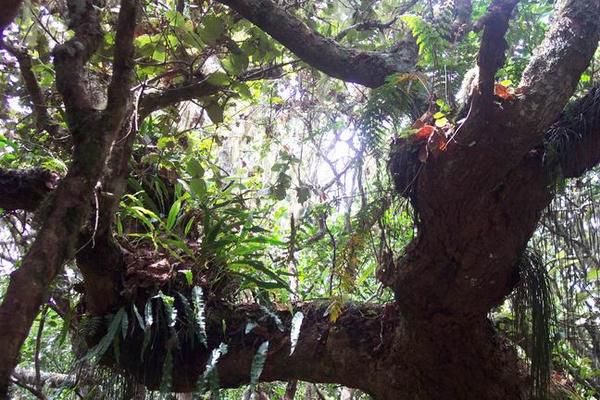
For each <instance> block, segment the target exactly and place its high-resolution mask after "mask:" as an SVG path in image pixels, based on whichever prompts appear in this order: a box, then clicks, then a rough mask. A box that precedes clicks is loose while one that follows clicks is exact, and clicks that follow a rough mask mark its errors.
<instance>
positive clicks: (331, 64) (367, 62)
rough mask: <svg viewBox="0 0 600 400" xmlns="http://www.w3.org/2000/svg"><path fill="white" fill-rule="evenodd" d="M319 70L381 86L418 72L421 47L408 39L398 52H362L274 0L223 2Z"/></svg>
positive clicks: (363, 83)
mask: <svg viewBox="0 0 600 400" xmlns="http://www.w3.org/2000/svg"><path fill="white" fill-rule="evenodd" d="M220 2H221V3H223V4H225V5H227V6H229V7H231V8H232V9H234V10H235V11H237V12H238V13H240V14H241V15H242V16H243V17H244V18H246V19H247V20H249V21H251V22H252V23H254V24H255V25H256V26H258V27H259V28H261V29H262V30H263V31H265V32H267V33H268V34H269V35H271V36H272V37H273V38H274V39H275V40H277V41H278V42H280V43H281V44H283V45H284V46H285V47H287V48H288V49H289V50H290V51H292V52H293V53H294V54H296V55H297V56H298V57H299V58H300V59H302V60H303V61H304V62H306V63H308V64H309V65H311V66H313V67H315V68H317V69H318V70H320V71H322V72H324V73H326V74H327V75H330V76H332V77H334V78H339V79H342V80H345V81H347V82H354V83H359V84H361V85H365V86H368V87H377V86H380V85H382V84H383V83H384V82H385V78H386V77H388V76H389V75H391V74H395V73H401V72H410V71H412V70H414V68H415V65H416V61H417V48H416V44H415V43H414V39H412V37H411V38H407V39H406V40H405V41H404V42H402V43H399V44H398V45H397V46H395V47H396V49H395V50H394V51H390V52H373V51H359V50H355V49H351V48H347V47H344V46H341V45H340V44H339V43H337V42H336V41H334V40H332V39H329V38H326V37H324V36H322V35H321V34H319V33H318V32H315V31H314V30H312V29H311V28H309V27H308V26H307V25H306V24H305V23H304V22H302V21H301V20H300V19H299V18H297V17H295V16H294V15H292V14H290V13H288V12H287V11H286V10H284V9H283V8H282V7H280V6H278V5H277V4H276V3H274V2H273V1H271V0H220Z"/></svg>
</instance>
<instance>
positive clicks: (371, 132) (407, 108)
mask: <svg viewBox="0 0 600 400" xmlns="http://www.w3.org/2000/svg"><path fill="white" fill-rule="evenodd" d="M422 82H423V81H422V78H421V77H420V76H419V75H418V74H416V73H412V74H398V75H391V76H390V77H389V78H388V79H387V81H386V83H385V84H384V85H382V86H380V87H378V88H376V89H374V90H373V91H372V92H371V97H370V98H369V101H368V102H367V104H366V106H365V108H364V111H363V113H362V115H361V118H360V120H359V123H358V128H359V132H360V134H361V138H362V140H364V141H365V143H366V145H367V149H368V150H369V151H370V152H372V153H373V154H374V155H376V156H381V155H382V154H384V153H385V151H387V150H388V146H389V143H390V140H391V138H392V137H393V136H394V135H396V134H398V133H399V132H400V131H401V130H402V126H403V125H406V124H407V123H408V122H410V121H414V120H416V119H417V118H419V117H420V116H421V115H422V114H423V112H424V107H423V105H424V104H425V103H426V102H425V101H424V99H425V98H426V96H425V94H426V88H425V85H424V84H423V83H422Z"/></svg>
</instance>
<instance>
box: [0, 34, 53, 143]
mask: <svg viewBox="0 0 600 400" xmlns="http://www.w3.org/2000/svg"><path fill="white" fill-rule="evenodd" d="M0 48H4V49H6V51H8V52H9V53H10V54H11V55H12V56H13V57H15V58H16V59H17V62H18V63H19V69H20V71H21V76H22V77H23V82H24V83H25V88H26V89H27V93H29V96H30V98H31V106H32V108H33V115H34V118H35V123H36V127H37V129H38V130H39V131H42V130H45V131H47V132H48V133H49V134H50V135H51V136H53V137H55V138H56V137H60V136H65V134H64V133H62V132H60V126H59V125H58V124H57V123H56V122H54V121H52V119H51V118H50V115H49V114H48V105H47V104H46V98H45V96H44V93H43V92H42V88H41V87H40V85H39V83H38V80H37V78H36V77H35V74H34V73H33V62H32V59H31V56H30V55H29V53H27V51H26V50H24V49H20V48H17V47H15V46H13V45H11V44H9V43H7V42H6V41H5V42H0Z"/></svg>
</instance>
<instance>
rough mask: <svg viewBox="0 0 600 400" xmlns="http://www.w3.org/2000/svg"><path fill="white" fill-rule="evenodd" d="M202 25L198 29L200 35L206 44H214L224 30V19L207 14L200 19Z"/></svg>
mask: <svg viewBox="0 0 600 400" xmlns="http://www.w3.org/2000/svg"><path fill="white" fill-rule="evenodd" d="M202 23H203V25H204V26H203V27H202V29H200V32H199V33H200V37H201V38H202V40H204V41H205V42H206V43H207V44H215V42H216V41H218V40H219V39H220V38H221V36H222V35H223V33H224V32H225V27H226V26H225V21H224V20H223V19H222V18H219V17H216V16H214V15H208V16H206V17H204V18H203V19H202Z"/></svg>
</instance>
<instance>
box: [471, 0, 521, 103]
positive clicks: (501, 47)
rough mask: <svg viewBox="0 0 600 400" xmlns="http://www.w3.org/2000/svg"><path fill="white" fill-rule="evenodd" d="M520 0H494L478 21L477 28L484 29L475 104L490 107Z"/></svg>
mask: <svg viewBox="0 0 600 400" xmlns="http://www.w3.org/2000/svg"><path fill="white" fill-rule="evenodd" d="M518 2H519V0H494V2H493V3H492V4H491V5H490V7H489V8H488V11H487V13H486V14H485V15H484V16H483V17H482V18H481V19H480V20H479V21H478V22H477V24H476V25H475V29H476V30H479V29H483V37H482V38H481V47H480V48H479V56H478V59H477V64H478V66H479V82H478V87H479V93H478V94H479V96H475V99H476V100H475V103H474V106H475V107H476V109H477V108H489V106H490V105H491V103H492V101H493V98H494V80H495V76H496V72H498V70H499V69H500V68H502V66H503V65H504V61H505V59H506V54H505V53H506V49H507V47H508V45H507V43H506V39H505V38H504V36H505V35H506V31H507V30H508V21H509V19H510V16H511V14H512V11H513V9H514V8H515V6H516V5H517V3H518Z"/></svg>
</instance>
